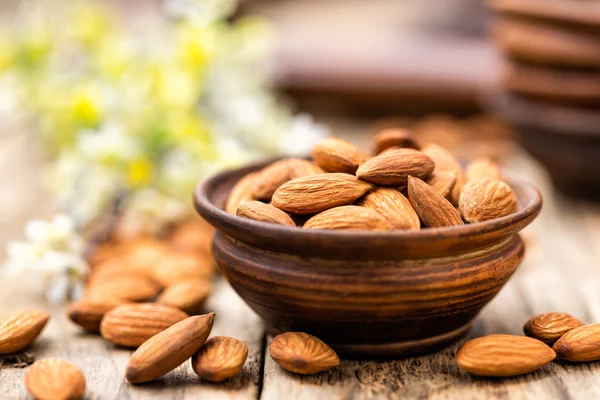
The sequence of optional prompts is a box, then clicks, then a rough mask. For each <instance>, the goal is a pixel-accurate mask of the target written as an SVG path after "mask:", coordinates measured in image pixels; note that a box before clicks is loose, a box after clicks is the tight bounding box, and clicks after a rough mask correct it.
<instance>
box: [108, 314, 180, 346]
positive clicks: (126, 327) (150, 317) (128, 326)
mask: <svg viewBox="0 0 600 400" xmlns="http://www.w3.org/2000/svg"><path fill="white" fill-rule="evenodd" d="M187 317H188V315H187V314H186V313H184V312H183V311H181V310H179V309H177V308H175V307H171V306H168V305H165V304H158V303H132V304H123V305H120V306H118V307H115V308H113V309H112V310H110V311H108V312H107V313H106V314H105V315H104V318H102V322H101V323H100V334H101V335H102V337H103V338H104V339H106V340H108V341H109V342H112V343H114V344H116V345H118V346H123V347H138V346H140V345H141V344H142V343H144V342H145V341H146V340H148V339H150V338H151V337H152V336H154V335H156V334H157V333H159V332H162V331H164V330H165V329H167V328H168V327H170V326H172V325H173V324H175V323H177V322H179V321H182V320H184V319H186V318H187Z"/></svg>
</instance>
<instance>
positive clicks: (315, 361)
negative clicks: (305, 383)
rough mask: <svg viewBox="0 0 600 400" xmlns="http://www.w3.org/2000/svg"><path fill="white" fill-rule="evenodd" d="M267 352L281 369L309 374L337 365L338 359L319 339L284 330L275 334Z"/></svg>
mask: <svg viewBox="0 0 600 400" xmlns="http://www.w3.org/2000/svg"><path fill="white" fill-rule="evenodd" d="M269 353H270V354H271V357H272V358H273V360H274V361H275V362H276V363H277V364H279V365H280V366H281V367H282V368H283V369H286V370H288V371H291V372H296V373H298V374H304V375H310V374H316V373H318V372H321V371H325V370H328V369H330V368H333V367H337V366H338V365H339V364H340V359H339V357H338V356H337V354H335V351H333V349H332V348H331V347H329V346H327V345H326V344H325V343H323V342H322V341H321V340H320V339H318V338H316V337H314V336H312V335H309V334H306V333H303V332H286V333H282V334H281V335H277V336H275V338H273V340H272V341H271V343H270V344H269Z"/></svg>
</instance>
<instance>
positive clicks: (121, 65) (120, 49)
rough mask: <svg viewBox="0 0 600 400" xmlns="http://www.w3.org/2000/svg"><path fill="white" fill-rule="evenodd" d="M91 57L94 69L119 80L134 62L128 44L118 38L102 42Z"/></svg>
mask: <svg viewBox="0 0 600 400" xmlns="http://www.w3.org/2000/svg"><path fill="white" fill-rule="evenodd" d="M91 56H92V57H93V65H94V66H95V67H96V69H97V70H98V71H99V72H100V73H101V74H102V75H104V76H107V77H109V78H112V79H117V78H119V77H120V76H121V75H122V74H123V73H125V72H126V71H127V70H128V69H130V68H131V64H132V62H133V61H134V59H133V54H132V49H131V47H130V44H129V43H128V42H127V41H126V40H123V38H119V37H110V38H106V39H105V40H102V41H101V42H100V43H99V44H98V47H97V49H96V50H95V51H94V52H93V53H92V54H91Z"/></svg>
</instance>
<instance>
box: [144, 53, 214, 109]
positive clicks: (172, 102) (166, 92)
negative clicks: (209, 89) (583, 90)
mask: <svg viewBox="0 0 600 400" xmlns="http://www.w3.org/2000/svg"><path fill="white" fill-rule="evenodd" d="M153 88H154V92H155V93H154V94H155V96H156V99H157V101H158V102H159V103H160V104H162V105H163V106H164V107H175V108H190V107H193V106H195V105H196V102H197V101H198V98H199V96H200V93H201V92H202V87H201V82H200V81H199V80H198V79H197V78H196V77H195V76H194V73H193V72H192V71H188V70H186V69H183V68H181V67H179V66H176V65H174V64H167V65H157V66H156V68H155V69H154V82H153Z"/></svg>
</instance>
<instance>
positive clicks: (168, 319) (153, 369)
mask: <svg viewBox="0 0 600 400" xmlns="http://www.w3.org/2000/svg"><path fill="white" fill-rule="evenodd" d="M120 307H121V310H120V311H119V314H120V316H121V317H122V318H123V321H122V322H121V323H120V324H121V325H122V326H121V328H120V329H116V330H114V331H110V332H111V333H110V335H111V339H109V340H111V341H113V342H114V343H116V344H119V345H122V346H125V347H135V348H137V350H135V352H134V353H133V354H132V356H131V358H130V360H129V363H128V364H127V368H126V370H125V379H127V380H128V381H129V382H131V383H135V384H137V383H143V382H149V381H153V380H155V379H158V378H160V377H161V376H163V375H165V374H166V373H168V372H170V371H172V370H173V369H175V368H177V367H178V366H179V365H181V364H183V363H184V362H185V361H186V360H188V359H190V360H191V361H190V362H191V366H192V369H193V370H194V372H195V373H196V374H197V375H198V376H199V377H201V378H202V379H205V380H208V381H212V382H221V381H224V380H226V379H229V378H231V377H233V376H236V375H237V374H239V373H240V372H241V370H242V368H243V367H244V364H245V363H246V359H247V357H248V347H247V346H246V345H245V344H244V343H243V342H241V341H239V340H237V339H234V338H232V337H226V336H215V337H212V338H210V339H208V340H207V338H208V337H209V335H210V332H211V330H212V326H213V321H214V318H215V314H214V313H209V314H204V315H195V316H187V315H186V314H185V313H183V312H182V311H178V310H176V309H175V308H172V307H170V306H164V305H160V304H153V303H147V304H127V305H125V306H120ZM118 308H119V307H117V308H115V310H117V309H118ZM177 312H179V314H178V313H177ZM143 313H147V314H148V315H147V316H142V315H143ZM106 317H108V314H107V316H106ZM106 317H105V318H103V319H102V323H101V330H102V326H104V324H105V319H106ZM48 318H49V316H48V314H47V313H45V312H42V311H24V312H21V313H18V314H15V315H13V316H11V317H9V318H7V319H6V320H4V321H3V322H2V324H1V325H0V355H5V354H13V353H16V352H19V351H22V350H24V349H25V348H27V347H29V346H30V345H32V344H33V342H34V341H35V339H36V338H37V337H38V336H39V334H40V333H41V331H42V329H43V328H44V326H45V325H46V323H47V322H48ZM111 318H117V317H115V316H111ZM126 319H131V320H132V322H131V323H128V322H127V321H126ZM111 324H112V322H111ZM269 352H270V354H271V357H272V358H273V359H274V360H275V361H276V362H277V363H278V364H279V365H281V366H282V367H283V368H285V369H287V370H288V371H292V372H296V373H300V374H315V373H317V372H320V371H324V370H327V369H330V368H333V367H335V366H337V365H338V364H339V362H340V360H339V358H338V356H337V355H336V354H335V352H334V351H333V350H332V349H331V348H330V347H329V346H327V345H326V344H325V343H323V342H322V341H320V340H319V339H317V338H316V337H314V336H311V335H308V334H306V333H301V332H286V333H283V334H281V335H278V336H276V337H275V338H274V339H273V340H272V341H271V344H270V346H269ZM25 387H26V388H27V390H28V391H29V393H30V394H31V395H32V396H33V397H34V398H36V399H81V398H83V396H84V394H85V387H86V380H85V376H84V374H83V373H82V372H81V371H80V370H79V369H78V368H77V367H76V366H75V365H73V364H71V363H69V362H67V361H64V360H59V359H52V358H49V359H43V360H39V361H36V362H35V363H33V365H31V366H30V367H29V369H28V371H27V374H26V375H25Z"/></svg>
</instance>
